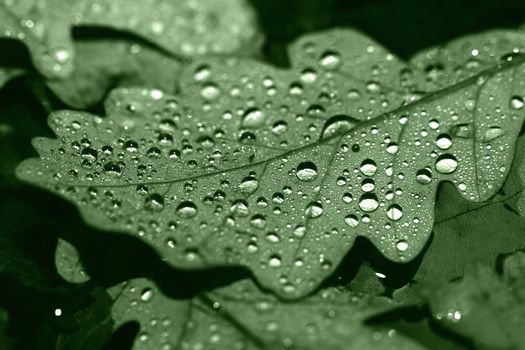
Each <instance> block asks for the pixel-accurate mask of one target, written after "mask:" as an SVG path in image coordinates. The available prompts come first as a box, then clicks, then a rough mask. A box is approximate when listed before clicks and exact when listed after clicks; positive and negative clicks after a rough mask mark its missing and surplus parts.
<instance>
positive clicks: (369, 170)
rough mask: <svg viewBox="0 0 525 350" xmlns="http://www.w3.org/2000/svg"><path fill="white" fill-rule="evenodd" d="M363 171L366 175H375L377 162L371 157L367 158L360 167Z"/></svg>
mask: <svg viewBox="0 0 525 350" xmlns="http://www.w3.org/2000/svg"><path fill="white" fill-rule="evenodd" d="M359 169H360V170H361V172H362V173H363V174H364V175H366V176H373V175H374V174H375V173H376V171H377V165H376V163H375V162H374V161H373V160H371V159H365V160H364V161H363V162H362V163H361V167H360V168H359Z"/></svg>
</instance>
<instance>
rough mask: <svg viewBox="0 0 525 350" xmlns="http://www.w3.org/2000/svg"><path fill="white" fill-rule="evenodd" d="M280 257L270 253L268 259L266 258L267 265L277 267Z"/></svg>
mask: <svg viewBox="0 0 525 350" xmlns="http://www.w3.org/2000/svg"><path fill="white" fill-rule="evenodd" d="M281 264H282V262H281V257H280V256H279V255H272V256H270V260H268V265H270V266H271V267H279V266H281Z"/></svg>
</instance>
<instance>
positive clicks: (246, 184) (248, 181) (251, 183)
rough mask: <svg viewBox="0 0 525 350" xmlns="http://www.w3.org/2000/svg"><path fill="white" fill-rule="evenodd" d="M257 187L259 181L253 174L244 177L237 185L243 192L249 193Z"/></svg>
mask: <svg viewBox="0 0 525 350" xmlns="http://www.w3.org/2000/svg"><path fill="white" fill-rule="evenodd" d="M258 187H259V181H258V180H257V179H256V178H255V177H254V176H247V177H245V178H244V179H243V180H242V182H241V184H240V185H239V190H241V192H242V193H244V194H251V193H253V192H255V191H256V190H257V188H258Z"/></svg>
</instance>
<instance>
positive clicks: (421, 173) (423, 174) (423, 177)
mask: <svg viewBox="0 0 525 350" xmlns="http://www.w3.org/2000/svg"><path fill="white" fill-rule="evenodd" d="M416 181H417V182H419V183H420V184H422V185H428V184H429V183H431V182H432V172H431V171H430V170H429V169H420V170H418V171H417V173H416Z"/></svg>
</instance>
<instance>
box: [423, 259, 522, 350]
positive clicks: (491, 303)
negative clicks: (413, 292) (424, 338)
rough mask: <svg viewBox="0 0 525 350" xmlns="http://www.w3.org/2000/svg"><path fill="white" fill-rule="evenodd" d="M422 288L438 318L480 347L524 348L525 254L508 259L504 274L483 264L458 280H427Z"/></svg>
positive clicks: (505, 263)
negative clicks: (445, 281)
mask: <svg viewBox="0 0 525 350" xmlns="http://www.w3.org/2000/svg"><path fill="white" fill-rule="evenodd" d="M421 291H422V293H423V295H425V297H426V298H427V299H428V301H429V304H430V307H431V310H432V312H433V314H434V316H435V318H437V319H438V320H439V321H441V322H442V323H443V324H444V325H445V326H446V327H448V328H450V329H451V330H452V331H454V332H457V333H458V334H461V335H463V336H465V337H467V338H468V339H470V340H471V341H472V342H473V343H474V344H475V345H476V346H477V348H479V349H523V348H524V347H525V335H524V334H523V324H524V323H523V315H524V314H525V253H523V252H518V253H515V254H514V255H511V256H509V257H507V258H506V259H505V262H504V265H503V276H498V275H497V274H496V273H495V271H494V270H493V269H492V268H490V267H488V266H486V265H481V266H479V267H478V268H477V269H475V270H473V271H471V272H470V273H468V274H466V275H465V277H464V278H463V279H462V280H461V281H459V282H453V283H449V284H440V283H439V282H435V283H430V282H427V283H426V284H425V285H423V286H421Z"/></svg>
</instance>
